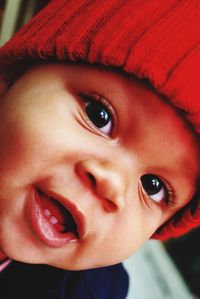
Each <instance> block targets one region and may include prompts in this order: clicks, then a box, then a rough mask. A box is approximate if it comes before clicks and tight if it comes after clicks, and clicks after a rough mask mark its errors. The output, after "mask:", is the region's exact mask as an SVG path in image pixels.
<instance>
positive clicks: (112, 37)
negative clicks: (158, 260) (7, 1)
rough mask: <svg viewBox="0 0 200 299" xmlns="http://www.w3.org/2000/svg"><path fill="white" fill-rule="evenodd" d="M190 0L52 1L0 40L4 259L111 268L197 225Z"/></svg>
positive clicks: (0, 236) (197, 108)
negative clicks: (149, 244)
mask: <svg viewBox="0 0 200 299" xmlns="http://www.w3.org/2000/svg"><path fill="white" fill-rule="evenodd" d="M192 2H193V1H190V3H188V2H187V1H181V2H180V1H172V0H171V1H167V2H164V1H163V2H162V3H161V1H152V0H151V1H142V2H141V1H122V0H121V1H120V0H118V1H116V0H115V1H83V0H82V1H77V0H69V1H64V0H54V1H51V2H50V4H48V5H47V6H46V7H45V8H44V9H43V10H42V11H41V12H40V13H39V14H38V15H36V16H35V17H34V18H33V19H32V20H31V21H30V22H29V23H28V24H27V25H25V26H24V28H22V29H21V30H20V31H19V32H18V33H17V34H16V35H15V36H14V37H13V38H12V39H11V40H10V41H9V42H8V43H7V44H6V45H4V46H3V47H2V48H1V49H0V65H1V100H0V123H1V125H0V169H1V171H0V186H1V188H0V250H1V260H2V261H5V260H7V258H9V259H13V260H17V261H20V262H24V263H30V264H46V265H50V266H54V267H57V268H61V269H65V270H83V269H91V268H98V267H104V266H109V265H115V264H117V263H120V262H121V261H123V260H124V259H126V258H127V257H128V256H130V255H132V254H133V253H134V252H135V251H136V250H138V249H139V248H140V247H141V245H142V244H143V243H144V242H145V241H146V240H148V239H149V238H152V237H153V238H157V239H160V240H164V239H167V238H169V237H175V236H179V235H181V234H182V233H185V232H187V231H188V230H189V229H191V228H193V227H197V226H199V224H200V218H199V217H200V215H199V196H198V195H199V186H198V181H199V135H198V134H199V131H200V114H199V113H200V101H199V96H200V94H199V74H198V64H199V61H200V60H199V56H200V49H199V47H198V42H199V34H198V29H197V28H198V26H197V23H198V22H199V20H198V12H199V10H200V7H199V5H198V8H196V7H193V5H192ZM183 12H184V14H185V15H184V18H182V14H183ZM187 12H188V14H187ZM172 28H173V30H172ZM174 28H175V29H174ZM174 30H176V31H174ZM187 31H188V32H190V37H188V36H187V34H186V32H187ZM7 267H9V266H7ZM4 271H6V270H4ZM67 298H68V297H67ZM69 298H70V297H69ZM71 298H72V297H71ZM102 298H103V297H102ZM105 298H106V297H105ZM113 298H115V297H113Z"/></svg>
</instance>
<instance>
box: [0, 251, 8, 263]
mask: <svg viewBox="0 0 200 299" xmlns="http://www.w3.org/2000/svg"><path fill="white" fill-rule="evenodd" d="M6 259H7V256H6V255H5V254H4V253H3V252H2V251H1V250H0V264H1V263H2V262H4V261H5V260H6Z"/></svg>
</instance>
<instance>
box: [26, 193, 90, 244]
mask: <svg viewBox="0 0 200 299" xmlns="http://www.w3.org/2000/svg"><path fill="white" fill-rule="evenodd" d="M27 219H28V222H29V223H30V225H31V227H32V230H33V232H34V234H35V235H36V236H37V237H38V238H39V239H40V240H41V241H42V242H43V243H45V244H46V245H48V246H50V247H61V246H63V245H66V244H69V243H72V242H75V241H78V240H80V239H81V238H82V237H83V236H84V234H85V217H84V216H83V214H82V213H81V212H80V211H79V210H78V209H77V207H76V206H75V205H74V203H72V202H71V201H69V200H68V199H66V198H62V197H60V196H59V195H55V194H49V193H48V194H47V193H46V192H44V191H41V189H36V190H35V191H34V193H33V196H32V200H30V201H28V210H27Z"/></svg>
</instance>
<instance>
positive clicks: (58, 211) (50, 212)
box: [41, 194, 74, 233]
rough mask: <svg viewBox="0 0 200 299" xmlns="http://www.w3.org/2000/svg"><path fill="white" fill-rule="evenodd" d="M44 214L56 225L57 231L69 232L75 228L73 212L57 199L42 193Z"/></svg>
mask: <svg viewBox="0 0 200 299" xmlns="http://www.w3.org/2000/svg"><path fill="white" fill-rule="evenodd" d="M41 197H42V205H43V208H44V214H45V216H46V217H47V218H48V219H49V221H50V222H51V223H52V224H53V225H54V227H55V228H56V230H57V231H59V232H61V233H63V232H69V231H71V230H72V229H73V228H74V221H73V219H72V216H71V214H70V213H69V212H68V211H67V210H66V209H65V208H64V206H62V205H61V204H60V203H59V202H58V201H57V200H55V199H53V198H51V197H49V196H47V195H45V194H42V195H41Z"/></svg>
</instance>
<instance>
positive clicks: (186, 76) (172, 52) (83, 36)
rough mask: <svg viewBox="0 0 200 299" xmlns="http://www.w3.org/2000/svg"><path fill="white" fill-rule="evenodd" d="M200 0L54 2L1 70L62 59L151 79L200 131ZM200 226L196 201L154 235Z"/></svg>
mask: <svg viewBox="0 0 200 299" xmlns="http://www.w3.org/2000/svg"><path fill="white" fill-rule="evenodd" d="M199 28H200V1H198V0H190V1H188V0H181V1H179V0H168V1H160V0H142V1H141V0H109V1H108V0H53V1H51V2H50V3H49V4H48V5H47V6H46V7H45V8H44V9H43V10H42V11H41V12H39V14H37V15H36V16H35V17H34V18H33V19H32V20H31V21H30V22H29V23H28V24H26V25H25V26H24V27H23V28H22V29H21V30H20V31H19V32H18V33H16V34H15V36H14V37H13V38H12V39H11V40H10V41H9V42H7V43H6V44H5V45H4V46H3V47H2V48H1V49H0V67H5V66H6V65H8V64H11V63H13V62H14V61H19V60H24V59H31V60H38V59H48V58H52V57H54V58H57V59H58V60H59V61H86V62H89V63H100V64H103V65H105V66H115V67H118V68H120V69H121V70H122V71H124V72H126V73H130V74H134V75H136V76H137V77H139V78H147V79H148V80H149V81H150V82H151V84H152V85H153V86H154V87H155V88H156V90H157V91H158V92H159V93H161V94H163V95H164V96H165V97H166V99H167V100H168V101H169V102H170V103H172V104H173V105H174V106H175V107H176V108H179V109H181V110H182V111H183V113H184V114H185V117H186V118H187V119H188V120H189V121H190V122H191V124H192V126H193V128H194V130H195V131H196V133H198V134H199V133H200V30H199ZM199 225H200V201H199V200H194V201H193V202H192V203H190V206H189V207H188V208H185V209H184V212H183V211H182V213H179V215H177V216H176V215H175V216H174V217H173V218H172V219H171V220H170V221H169V222H168V223H167V224H165V225H164V226H163V228H162V229H160V230H159V231H158V232H157V234H155V235H154V237H156V238H158V239H167V238H169V237H173V236H179V235H181V234H183V233H185V232H186V231H188V230H190V229H191V228H193V227H197V226H199Z"/></svg>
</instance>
